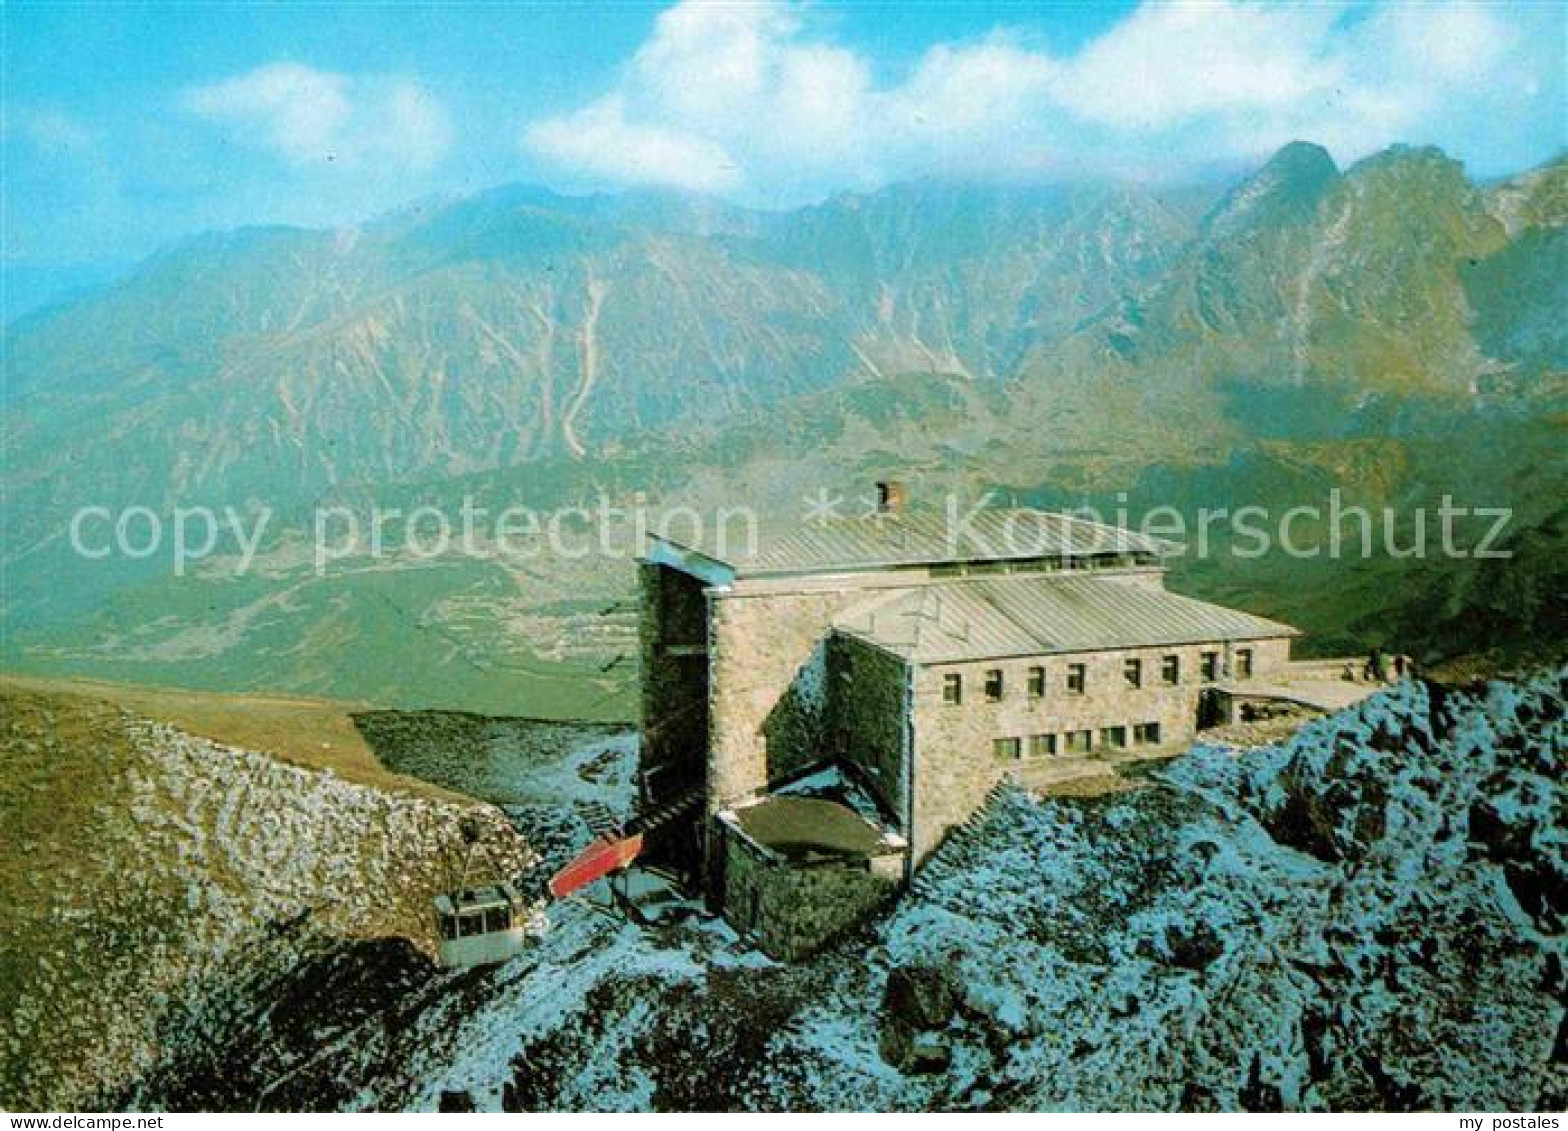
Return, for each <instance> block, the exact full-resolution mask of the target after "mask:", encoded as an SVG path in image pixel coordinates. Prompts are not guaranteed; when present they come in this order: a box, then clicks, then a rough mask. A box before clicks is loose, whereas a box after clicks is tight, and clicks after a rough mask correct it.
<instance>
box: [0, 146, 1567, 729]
mask: <svg viewBox="0 0 1568 1131" xmlns="http://www.w3.org/2000/svg"><path fill="white" fill-rule="evenodd" d="M1565 267H1568V160H1564V159H1559V160H1557V161H1555V162H1553V163H1551V164H1549V165H1547V166H1545V167H1542V168H1540V169H1536V170H1533V171H1530V172H1528V173H1525V174H1522V175H1519V176H1517V177H1513V178H1509V179H1507V180H1504V181H1501V182H1496V183H1490V184H1477V183H1475V182H1473V181H1472V180H1471V179H1469V178H1468V177H1467V176H1466V174H1465V171H1464V169H1463V167H1462V166H1461V165H1460V164H1459V163H1458V162H1456V161H1453V160H1451V159H1449V158H1448V157H1446V156H1445V155H1443V154H1442V153H1440V152H1438V151H1437V150H1433V149H1422V148H1404V147H1396V148H1393V149H1390V150H1387V151H1385V152H1382V153H1379V154H1376V155H1374V156H1372V157H1369V158H1366V159H1365V160H1363V161H1360V162H1358V163H1357V164H1355V165H1353V166H1351V167H1349V168H1347V169H1340V168H1338V167H1337V166H1336V165H1335V163H1334V162H1333V160H1332V159H1331V158H1330V156H1329V155H1328V153H1327V152H1326V151H1325V150H1323V149H1322V148H1320V147H1318V146H1315V145H1310V144H1306V143H1294V144H1291V145H1289V146H1287V147H1285V148H1284V149H1282V150H1281V151H1280V152H1279V153H1277V154H1276V155H1275V156H1274V157H1273V158H1272V159H1271V160H1269V161H1268V162H1267V163H1266V164H1264V165H1263V166H1262V167H1261V168H1260V169H1258V170H1257V171H1256V172H1255V173H1253V174H1252V175H1251V176H1249V177H1246V178H1244V179H1243V180H1241V181H1240V182H1238V183H1236V184H1234V185H1229V186H1212V187H1210V186H1198V187H1180V188H1150V187H1146V186H1137V185H1123V184H1090V183H1084V184H1071V185H1053V186H1044V187H1035V188H999V187H979V186H968V185H961V184H946V183H934V182H933V183H917V184H902V185H895V186H892V187H889V188H887V189H884V190H881V191H878V192H875V193H870V194H864V195H860V194H845V195H841V196H838V197H835V198H833V199H830V200H827V201H825V202H823V203H822V204H820V205H817V206H814V207H810V208H804V209H800V210H797V211H792V212H784V213H766V212H757V211H750V210H745V209H741V208H737V207H733V206H730V205H727V204H723V203H720V202H716V201H712V200H705V199H699V198H693V197H687V196H682V195H675V194H665V193H633V194H626V195H621V196H594V197H575V198H574V197H565V196H559V195H556V194H553V193H550V192H547V191H543V190H539V189H533V188H526V187H509V188H503V189H498V190H495V191H492V192H489V193H486V194H483V195H481V196H478V197H474V198H471V199H466V200H458V201H441V202H427V203H423V204H420V205H417V206H413V207H410V208H408V209H407V210H405V211H403V212H401V213H399V214H396V215H392V216H387V217H383V218H381V219H379V220H376V221H374V222H372V223H368V224H366V225H365V226H363V227H362V228H359V229H357V230H354V231H337V232H325V231H306V230H298V229H285V228H255V229H246V230H241V231H236V232H230V233H223V234H214V235H209V236H204V237H201V238H199V239H196V240H193V241H190V242H189V243H186V244H183V245H180V246H178V247H175V248H173V249H171V250H169V251H167V252H165V253H163V254H161V255H159V256H157V257H155V258H153V259H152V260H150V261H148V262H146V263H145V264H143V265H141V266H140V267H139V268H138V269H136V270H135V271H134V272H132V273H131V274H130V275H129V276H128V277H127V278H126V279H124V280H123V281H122V282H120V283H118V284H115V285H113V286H111V287H107V288H103V289H100V290H97V291H94V292H89V293H86V294H81V295H78V296H76V297H73V298H71V299H70V300H68V301H65V302H63V303H61V304H59V305H56V306H53V307H51V308H48V309H45V310H41V311H38V312H35V313H33V314H31V315H28V316H26V317H24V318H22V319H20V320H18V321H16V322H14V323H12V324H11V325H9V326H7V327H6V329H5V333H4V346H5V356H6V371H7V388H6V391H5V394H4V396H5V400H4V404H5V418H6V430H7V436H6V457H5V466H4V469H3V474H4V480H3V481H4V487H5V492H6V498H7V503H6V507H5V513H4V519H3V535H4V548H3V562H4V566H5V570H6V575H7V581H6V586H5V590H6V592H5V597H4V607H3V610H0V617H3V620H0V626H3V628H4V631H5V635H6V640H5V646H4V657H3V658H4V662H5V663H6V664H7V666H12V667H22V668H33V669H44V670H50V671H61V670H69V671H81V672H90V673H92V674H99V675H107V676H112V677H116V678H127V679H145V680H150V681H166V682H187V683H197V684H201V685H204V686H257V685H264V686H280V687H287V688H291V689H294V690H306V691H313V692H320V693H329V694H352V695H357V696H363V697H369V698H380V699H384V700H387V701H392V702H400V703H418V704H420V705H442V706H460V707H478V708H481V709H504V710H508V711H511V712H513V713H515V712H517V711H518V710H520V709H521V710H529V709H534V708H537V709H539V710H543V711H566V712H573V713H590V714H592V713H612V714H613V713H624V711H625V710H626V709H627V701H626V699H625V697H624V688H625V684H626V679H627V677H628V675H629V671H628V670H627V669H626V666H625V665H621V666H620V667H619V668H617V667H616V660H617V657H621V656H623V655H625V653H626V649H627V641H628V638H629V636H628V634H629V614H628V613H627V611H626V609H625V608H624V604H621V605H619V606H618V605H617V602H622V603H624V599H625V598H626V596H627V594H628V581H629V567H628V566H627V563H626V562H624V561H618V562H609V561H606V562H594V563H589V564H587V565H584V564H583V563H577V562H572V563H564V562H549V561H539V562H535V563H533V564H532V565H531V566H530V567H529V569H528V570H527V571H522V572H520V571H519V570H517V569H516V568H513V567H510V566H507V565H506V564H505V563H497V562H494V561H484V562H477V561H472V560H453V559H449V558H442V559H437V560H435V561H421V562H414V561H409V560H398V561H393V562H385V561H382V562H370V561H351V562H345V563H335V564H336V565H340V566H341V568H340V569H338V570H337V572H335V573H332V574H330V575H329V576H326V577H318V576H316V575H315V573H314V572H313V571H312V570H311V569H310V563H309V561H308V552H307V553H304V554H302V552H301V549H300V547H301V543H302V539H303V538H305V537H306V536H307V535H308V531H309V525H308V517H307V515H308V512H309V508H310V507H311V505H313V504H317V503H323V502H324V503H330V504H334V505H337V504H344V503H352V504H355V505H360V504H368V503H369V502H370V501H376V502H385V503H394V502H401V503H404V504H406V505H417V504H418V503H420V502H431V503H436V504H440V505H449V506H450V505H453V504H454V503H455V501H456V500H458V499H460V498H462V497H463V496H465V495H470V496H477V497H479V498H481V499H489V500H493V501H497V502H500V501H502V500H505V499H509V498H517V497H523V498H525V499H526V501H528V502H529V503H530V504H531V505H535V506H550V505H559V504H561V503H567V502H575V501H579V500H581V499H583V498H587V497H590V496H591V495H593V494H594V493H596V492H599V491H604V492H606V493H607V494H609V495H610V496H611V497H614V498H617V499H628V498H631V497H634V496H637V493H639V492H641V493H644V494H646V495H647V496H648V497H650V498H652V499H654V500H656V501H666V502H683V501H694V502H699V503H713V502H717V501H727V502H750V503H752V504H754V505H757V506H759V507H760V508H762V509H763V510H769V511H773V512H775V513H778V514H781V515H795V516H797V517H798V514H799V507H800V500H801V498H802V497H803V496H806V495H809V494H812V493H813V492H815V491H816V490H817V489H819V488H821V487H824V486H825V487H831V488H834V489H842V490H855V489H857V488H858V489H863V488H864V486H865V485H866V484H867V483H868V482H869V479H870V478H872V477H874V476H876V475H877V474H887V473H890V472H891V473H894V474H896V475H899V476H902V477H906V478H909V479H911V481H912V482H913V483H915V484H916V487H917V491H918V492H920V493H922V494H926V495H928V496H929V497H933V498H934V497H935V496H936V495H937V493H938V492H942V491H949V490H953V491H960V492H964V493H966V494H970V495H978V494H980V493H983V492H985V491H987V490H992V491H998V492H1004V493H1006V494H1007V495H1009V496H1010V497H1012V498H1015V499H1020V500H1023V501H1029V502H1038V503H1041V504H1046V505H1072V504H1075V503H1080V502H1093V503H1096V504H1105V503H1109V502H1111V501H1113V500H1116V499H1118V498H1121V499H1129V498H1130V499H1131V500H1132V506H1133V508H1134V510H1138V509H1147V508H1148V507H1150V506H1153V505H1156V504H1164V503H1169V504H1172V505H1175V506H1177V507H1178V508H1182V509H1185V508H1190V507H1193V506H1196V505H1199V504H1201V503H1206V502H1210V501H1214V502H1220V503H1224V504H1227V505H1230V506H1236V505H1239V504H1241V503H1243V502H1249V501H1255V500H1260V499H1261V500H1262V501H1265V502H1268V503H1279V504H1287V503H1289V502H1290V501H1292V500H1298V499H1301V498H1307V497H1311V498H1318V497H1320V496H1321V494H1322V492H1323V490H1325V489H1326V488H1328V487H1330V486H1339V487H1340V488H1341V489H1342V490H1343V491H1344V492H1345V494H1346V496H1347V498H1350V499H1355V500H1361V501H1364V502H1366V503H1369V504H1376V505H1379V506H1383V505H1389V506H1393V505H1398V506H1401V507H1404V508H1407V509H1408V508H1410V507H1413V506H1416V505H1422V504H1424V503H1426V502H1431V501H1434V500H1436V499H1437V498H1438V497H1439V495H1440V494H1441V493H1444V492H1446V491H1455V492H1457V493H1458V495H1459V496H1461V497H1464V498H1468V499H1471V500H1474V501H1475V502H1476V503H1478V504H1480V505H1486V506H1506V507H1510V508H1512V510H1513V512H1514V525H1513V526H1512V527H1511V528H1510V531H1509V536H1510V537H1512V538H1514V539H1515V540H1516V541H1518V542H1519V543H1520V544H1521V545H1525V546H1528V547H1530V548H1531V552H1530V553H1529V554H1527V555H1521V556H1519V557H1516V558H1515V559H1513V560H1511V561H1510V563H1509V565H1508V566H1506V567H1500V568H1499V569H1498V570H1495V571H1492V572H1489V573H1484V574H1483V573H1480V572H1478V571H1477V569H1476V565H1475V563H1473V562H1467V563H1462V564H1453V563H1436V564H1434V563H1428V562H1422V563H1405V562H1398V561H1395V560H1393V559H1391V558H1389V557H1388V555H1386V554H1380V555H1373V556H1372V557H1371V558H1370V559H1368V560H1364V561H1358V562H1353V563H1349V564H1344V563H1339V564H1338V566H1337V568H1336V567H1335V565H1334V564H1333V563H1317V564H1316V565H1315V566H1314V567H1313V568H1312V569H1311V570H1310V571H1309V570H1307V568H1306V567H1305V566H1303V565H1302V563H1300V562H1295V561H1289V560H1284V559H1281V558H1280V557H1279V556H1277V555H1271V556H1270V557H1269V558H1267V559H1264V560H1262V561H1260V562H1238V561H1235V560H1227V561H1215V560H1210V561H1198V562H1188V563H1178V564H1177V565H1176V568H1177V570H1178V571H1179V572H1182V573H1185V574H1186V575H1187V579H1188V580H1189V581H1190V582H1191V583H1192V584H1193V585H1194V586H1196V587H1197V588H1198V589H1200V590H1202V591H1204V592H1207V593H1209V594H1211V595H1224V596H1227V597H1232V598H1243V599H1246V600H1249V601H1250V602H1251V603H1253V604H1254V605H1256V606H1258V607H1259V609H1260V611H1263V612H1267V613H1275V614H1278V615H1284V616H1287V617H1295V618H1297V623H1300V624H1301V625H1302V627H1303V628H1304V629H1306V631H1307V634H1308V635H1307V641H1306V645H1307V647H1309V648H1319V649H1324V650H1329V649H1334V648H1347V647H1364V646H1369V645H1370V644H1371V643H1376V642H1379V641H1380V640H1384V639H1388V638H1391V637H1395V636H1397V637H1398V638H1399V639H1400V640H1401V641H1407V642H1410V641H1413V642H1414V645H1415V647H1413V648H1412V650H1419V651H1422V652H1425V653H1429V654H1430V655H1431V656H1432V657H1433V658H1441V657H1442V656H1443V655H1445V654H1450V653H1455V652H1457V651H1462V650H1464V649H1463V648H1461V647H1460V645H1461V644H1462V643H1465V642H1462V641H1456V640H1453V639H1450V636H1451V633H1450V634H1449V635H1444V633H1447V632H1448V630H1447V629H1442V631H1439V629H1440V628H1441V626H1442V625H1444V624H1451V623H1452V622H1453V620H1454V618H1459V619H1460V620H1462V619H1463V617H1464V615H1465V613H1466V611H1467V610H1469V609H1472V608H1476V607H1489V608H1490V607H1494V606H1495V607H1496V611H1497V612H1498V619H1495V620H1494V622H1492V623H1493V624H1494V628H1495V633H1496V636H1497V639H1496V640H1495V641H1487V642H1485V643H1486V644H1487V645H1488V646H1490V645H1491V644H1493V643H1495V644H1496V645H1497V646H1498V647H1500V648H1504V649H1505V650H1506V649H1508V648H1512V647H1514V646H1515V645H1518V646H1520V647H1534V646H1536V645H1537V644H1539V643H1540V641H1541V640H1543V639H1552V638H1553V633H1550V632H1547V631H1546V628H1550V627H1551V625H1552V623H1553V618H1560V617H1562V615H1563V614H1562V606H1561V603H1560V601H1561V598H1560V596H1557V597H1555V598H1554V597H1553V593H1554V592H1555V593H1556V594H1560V593H1561V592H1563V591H1564V590H1565V589H1568V586H1565V585H1559V584H1558V583H1557V582H1558V579H1560V578H1561V576H1562V575H1561V572H1560V567H1559V566H1558V565H1557V564H1556V563H1557V561H1558V560H1559V559H1560V557H1561V554H1560V553H1559V552H1557V551H1558V550H1559V549H1560V548H1561V530H1562V521H1563V516H1562V510H1561V507H1562V503H1561V500H1562V498H1563V497H1564V491H1563V488H1564V486H1565V485H1568V474H1565V466H1564V461H1563V459H1562V455H1561V453H1562V451H1563V450H1564V449H1563V444H1562V439H1563V435H1562V433H1563V424H1564V415H1563V409H1564V405H1565V389H1568V386H1565V381H1564V375H1565V373H1568V340H1565V338H1568V331H1565V329H1564V322H1563V318H1562V312H1563V310H1564V309H1568V282H1565V280H1568V270H1565ZM198 503H203V504H209V505H215V506H222V505H229V506H233V507H235V508H236V509H237V510H238V511H241V512H244V513H248V514H254V513H256V512H257V510H258V509H259V508H261V507H262V506H268V507H272V508H275V509H276V510H277V511H278V512H279V513H281V514H283V515H284V516H286V517H285V520H284V521H283V522H281V523H280V524H275V525H274V526H273V527H272V528H271V529H269V531H268V532H267V537H266V539H265V542H264V546H263V552H262V554H261V557H260V558H259V559H258V560H259V562H260V564H261V566H262V568H261V569H260V570H257V571H253V572H252V573H251V574H250V575H247V576H236V575H235V574H234V573H233V571H232V568H226V564H229V563H225V562H212V563H208V564H207V565H206V566H205V567H204V568H202V569H200V570H198V571H197V573H196V574H195V575H194V576H185V577H178V578H176V577H173V576H171V574H170V570H169V568H168V562H167V560H153V559H151V558H148V559H143V560H129V559H124V558H115V559H113V560H105V561H102V562H99V561H83V560H81V559H80V558H78V557H76V556H75V555H73V554H72V553H71V552H70V550H69V547H68V545H67V540H66V538H65V528H66V524H67V523H68V521H69V518H70V516H71V514H73V513H74V512H75V511H76V510H77V508H79V507H81V506H85V505H97V506H104V507H107V508H109V509H110V510H111V512H112V511H115V510H117V509H118V508H121V507H124V506H127V505H144V506H147V507H149V508H151V509H152V510H153V511H155V512H157V513H159V514H168V513H170V512H172V511H173V509H174V508H175V507H177V506H191V505H194V504H198ZM1520 561H1524V562H1525V564H1524V565H1519V564H1517V563H1518V562H1520ZM1543 571H1544V572H1543ZM1520 592H1523V593H1525V594H1527V598H1524V597H1519V596H1518V594H1519V593H1520ZM606 609H609V610H610V611H609V612H608V613H607V614H606V615H603V616H601V615H600V614H601V613H604V612H605V610H606ZM1511 609H1513V610H1516V611H1514V612H1510V610H1511ZM1543 617H1545V618H1546V625H1545V626H1544V627H1543V625H1542V623H1541V621H1542V618H1543ZM1307 618H1310V619H1307ZM1445 618H1446V619H1445ZM1516 622H1517V623H1516ZM1555 623H1556V628H1555V630H1554V632H1555V637H1556V638H1560V637H1561V635H1562V634H1561V624H1562V622H1561V620H1557V621H1556V622H1555ZM1423 634H1424V635H1423ZM1475 643H1476V642H1474V641H1470V642H1468V645H1467V646H1469V647H1472V648H1473V647H1474V645H1475ZM607 665H608V670H607V671H601V670H600V669H601V668H606V666H607ZM543 687H549V688H553V689H554V690H549V691H540V690H537V689H538V688H543Z"/></svg>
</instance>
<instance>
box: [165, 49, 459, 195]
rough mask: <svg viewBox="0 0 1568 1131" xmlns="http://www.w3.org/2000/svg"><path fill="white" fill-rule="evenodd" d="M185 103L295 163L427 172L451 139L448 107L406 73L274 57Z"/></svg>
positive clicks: (193, 91) (186, 97)
mask: <svg viewBox="0 0 1568 1131" xmlns="http://www.w3.org/2000/svg"><path fill="white" fill-rule="evenodd" d="M180 101H181V104H182V105H183V107H184V108H185V109H186V110H187V111H189V112H190V113H192V114H195V115H197V116H198V117H201V118H204V119H206V120H207V121H209V122H212V123H214V124H216V125H219V126H222V127H224V128H226V129H228V130H230V131H232V133H233V135H234V136H235V137H236V138H237V139H239V140H241V141H244V142H246V143H248V144H251V145H254V146H257V147H260V148H263V149H266V150H268V151H270V152H272V153H273V154H275V155H276V156H278V157H280V158H282V159H283V160H284V161H286V162H287V163H289V164H290V165H294V166H299V167H304V168H309V167H320V166H323V165H326V164H329V163H330V164H337V165H339V166H341V167H345V168H353V167H357V166H363V165H365V164H368V163H376V164H378V165H380V164H387V163H390V164H392V165H395V166H397V167H400V168H404V169H408V170H412V171H422V170H426V169H429V168H431V167H432V166H434V165H435V164H436V163H437V162H438V161H440V160H441V158H442V157H443V156H444V155H445V154H446V152H447V149H448V148H449V147H450V145H451V140H452V126H451V121H450V119H449V118H448V116H447V113H446V110H445V108H444V107H443V106H442V105H441V103H440V102H439V101H438V100H437V99H436V98H435V97H434V96H433V95H432V94H431V93H430V92H429V91H428V90H426V89H425V88H424V87H423V86H421V85H420V84H419V83H417V82H415V81H413V80H411V79H406V78H395V77H379V76H368V77H365V76H360V77H356V76H351V75H344V74H337V73H334V72H331V71H321V70H317V69H315V68H313V67H307V66H303V65H301V64H298V63H288V62H279V63H269V64H267V65H265V66H261V67H257V68H256V69H255V70H252V71H247V72H246V73H244V74H241V75H236V76H234V77H232V78H229V79H224V80H222V81H220V82H216V83H212V84H210V85H206V86H197V87H192V88H190V89H188V90H186V91H185V92H184V94H183V95H182V97H181V99H180Z"/></svg>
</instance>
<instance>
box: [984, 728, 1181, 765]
mask: <svg viewBox="0 0 1568 1131" xmlns="http://www.w3.org/2000/svg"><path fill="white" fill-rule="evenodd" d="M1026 742H1027V745H1026ZM1159 744H1160V724H1159V723H1135V724H1134V725H1133V727H1132V745H1133V746H1158V745H1159ZM1127 746H1128V743H1127V728H1126V727H1125V726H1114V727H1101V728H1100V731H1099V737H1098V740H1096V736H1095V732H1094V731H1092V730H1070V731H1067V732H1065V733H1063V734H1031V735H1030V736H1029V737H1028V739H1027V740H1025V739H1022V738H997V739H993V740H992V741H991V752H992V753H993V754H995V755H996V756H997V757H998V758H1010V759H1017V758H1022V757H1023V756H1024V752H1025V751H1026V750H1027V751H1028V755H1029V757H1031V758H1042V757H1049V756H1051V755H1053V754H1056V753H1057V752H1058V751H1060V752H1061V753H1064V754H1088V753H1090V752H1091V751H1093V750H1126V749H1127Z"/></svg>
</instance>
